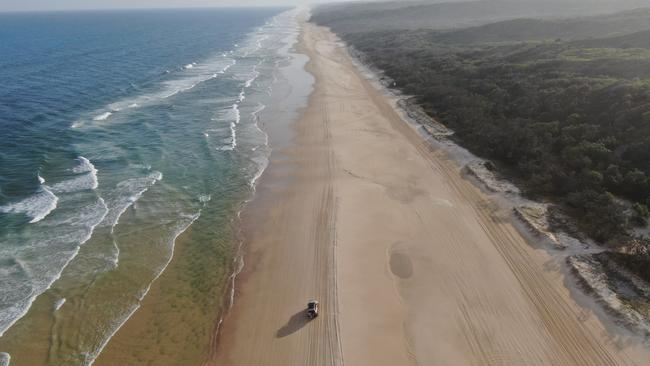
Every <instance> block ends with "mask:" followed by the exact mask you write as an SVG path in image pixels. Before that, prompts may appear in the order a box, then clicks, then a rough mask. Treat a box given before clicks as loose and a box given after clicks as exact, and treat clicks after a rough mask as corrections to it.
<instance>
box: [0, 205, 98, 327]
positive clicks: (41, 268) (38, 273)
mask: <svg viewBox="0 0 650 366" xmlns="http://www.w3.org/2000/svg"><path fill="white" fill-rule="evenodd" d="M97 198H98V199H97V202H96V204H95V205H88V206H86V207H83V208H82V209H81V213H80V214H79V215H77V216H74V217H70V218H67V219H64V220H62V221H58V222H55V223H53V224H51V229H50V230H49V231H48V233H47V234H46V236H45V237H41V238H37V239H36V241H37V242H33V243H21V244H23V246H24V248H25V250H27V252H26V254H27V255H28V256H29V257H30V258H31V259H30V261H29V263H28V262H26V261H23V260H21V259H20V258H19V257H18V256H19V255H20V253H19V254H18V256H16V257H14V261H15V262H16V263H17V264H18V265H19V267H20V269H21V271H23V272H25V273H26V274H27V275H28V276H29V280H30V282H29V283H22V284H23V285H24V286H26V287H27V289H24V290H27V291H28V294H25V296H24V297H21V298H20V299H19V300H18V301H16V302H15V303H12V305H11V306H10V307H8V308H3V309H2V310H3V311H2V312H1V313H0V337H2V335H3V334H4V332H5V331H6V330H7V329H9V328H11V326H13V325H14V324H15V323H16V322H17V321H18V320H19V319H21V318H22V317H23V316H25V314H27V312H28V311H29V309H30V308H31V306H32V304H33V302H34V300H35V299H36V297H38V296H39V295H40V294H42V293H43V292H45V291H46V290H48V289H50V288H51V287H52V284H54V283H55V282H56V281H57V280H58V279H59V278H61V275H62V273H63V271H64V270H65V269H66V268H67V266H68V265H69V264H70V262H71V261H72V260H73V259H74V258H75V257H76V256H77V254H79V249H80V248H81V246H82V245H83V244H85V243H86V242H87V241H88V240H90V238H91V237H92V235H93V232H94V230H95V228H96V227H97V225H98V224H99V223H100V222H101V221H102V220H103V219H104V217H105V216H106V213H107V212H108V208H107V207H106V204H105V202H104V200H103V199H102V198H101V197H97ZM66 224H71V226H72V227H73V228H74V229H76V230H73V231H69V228H68V225H66ZM64 227H66V229H64V230H63V231H60V230H57V229H60V228H64ZM69 244H72V245H74V249H69V248H68V249H63V248H61V249H59V250H58V251H57V252H56V254H49V255H45V256H36V257H33V258H32V254H31V253H30V251H31V250H33V249H34V248H37V247H38V246H39V245H40V246H42V247H47V248H50V247H54V246H61V245H65V246H67V245H69ZM0 249H2V248H0ZM6 254H7V253H3V255H6ZM52 261H57V263H59V262H60V264H61V265H60V266H59V267H57V268H56V271H57V272H52V270H51V269H50V270H48V269H49V268H50V267H51V264H52ZM46 262H47V264H48V265H49V266H46V265H45V263H46ZM12 289H13V288H12ZM14 296H15V294H14Z"/></svg>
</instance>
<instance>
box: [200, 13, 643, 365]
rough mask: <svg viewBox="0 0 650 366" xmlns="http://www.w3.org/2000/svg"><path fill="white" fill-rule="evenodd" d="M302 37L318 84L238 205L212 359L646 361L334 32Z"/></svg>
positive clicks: (306, 27) (307, 28) (310, 28)
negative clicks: (315, 308)
mask: <svg viewBox="0 0 650 366" xmlns="http://www.w3.org/2000/svg"><path fill="white" fill-rule="evenodd" d="M297 48H298V51H299V52H302V53H305V54H306V55H307V56H309V58H310V62H309V63H308V65H307V71H308V72H310V73H311V74H312V75H313V76H314V77H315V80H316V81H315V84H314V91H313V93H312V95H311V97H310V99H309V104H308V107H307V108H306V109H305V110H304V111H303V113H302V115H301V117H300V118H299V119H298V120H297V121H296V122H295V123H294V125H293V129H294V132H295V137H294V139H293V140H292V141H290V142H289V143H288V144H287V145H286V146H284V147H283V148H281V149H279V150H276V151H274V153H273V155H272V160H271V164H270V166H269V168H268V170H267V171H266V172H265V174H264V176H263V177H262V179H261V182H260V184H259V187H258V191H257V195H256V198H255V200H254V201H253V202H252V203H251V204H250V205H249V206H248V207H247V208H246V210H245V211H244V212H243V216H242V220H243V227H244V231H245V233H246V242H245V247H244V248H245V263H246V266H245V268H244V271H243V272H242V274H241V275H240V277H239V279H238V281H237V286H236V289H237V290H236V303H235V306H234V307H233V309H232V311H231V312H230V313H229V314H228V315H227V316H226V318H225V320H224V323H223V324H222V325H221V328H220V334H219V339H218V342H217V344H215V346H214V350H213V353H212V354H211V356H210V359H209V361H208V364H210V365H238V366H244V365H343V364H347V365H643V364H647V360H648V359H650V358H648V357H649V356H650V355H649V354H648V352H647V349H646V348H644V347H643V346H642V345H641V344H640V343H639V342H638V341H635V340H634V339H633V338H632V337H630V336H627V335H625V334H623V333H620V332H617V331H615V330H614V329H611V328H612V327H611V326H606V325H604V324H603V322H602V321H601V319H600V318H599V317H598V316H596V315H595V313H594V311H592V310H590V309H588V308H585V307H583V306H581V305H579V304H578V303H577V301H576V300H575V298H574V295H573V293H572V291H570V290H569V289H568V288H567V285H566V283H567V281H566V279H565V278H564V277H563V275H562V273H561V271H560V270H559V264H558V263H555V262H554V261H553V260H552V258H551V257H550V256H549V255H548V254H547V253H546V252H545V251H544V250H543V249H540V248H537V247H535V246H533V245H531V244H529V243H527V242H526V240H525V239H524V238H523V236H522V235H521V233H519V232H518V231H517V229H516V228H515V226H514V225H513V223H512V221H511V220H512V219H511V215H510V213H509V212H504V210H501V209H500V208H499V206H498V205H497V204H496V203H494V202H492V201H491V200H490V199H489V197H487V196H486V195H485V194H483V193H482V192H481V191H480V190H479V189H478V188H477V187H475V186H473V185H472V184H471V182H469V181H468V180H466V179H464V178H463V177H462V175H461V171H460V170H461V169H460V167H458V166H457V165H456V164H455V163H454V162H453V161H451V160H450V159H449V158H448V157H446V156H445V153H444V152H442V151H438V150H435V149H433V148H432V147H431V146H429V145H428V144H427V143H426V142H425V141H424V140H423V139H422V138H421V137H420V136H419V135H418V134H417V132H416V131H415V130H414V129H413V128H412V127H411V126H409V124H408V123H406V122H405V121H403V120H402V119H401V117H400V115H399V114H398V113H397V112H396V111H395V110H394V108H393V106H392V104H391V103H390V101H389V99H388V98H387V97H386V96H385V94H384V93H382V92H381V91H379V90H377V89H376V88H375V87H374V86H373V85H372V84H371V82H370V81H368V80H366V79H365V78H364V77H363V76H362V74H361V73H360V71H359V70H358V69H357V68H356V67H355V66H354V64H353V63H352V61H351V59H350V57H349V55H348V54H347V52H346V48H345V47H344V45H343V44H342V43H341V42H340V41H339V40H338V39H337V38H336V36H335V35H333V34H332V33H331V32H330V31H329V30H327V29H325V28H322V27H317V26H315V25H313V24H310V23H304V24H303V28H302V35H301V38H300V43H299V45H297ZM310 298H316V299H318V300H319V301H320V302H321V306H322V312H321V316H319V317H318V318H317V319H315V320H313V321H307V319H306V318H305V317H304V313H303V309H304V307H305V305H306V302H307V300H308V299H310Z"/></svg>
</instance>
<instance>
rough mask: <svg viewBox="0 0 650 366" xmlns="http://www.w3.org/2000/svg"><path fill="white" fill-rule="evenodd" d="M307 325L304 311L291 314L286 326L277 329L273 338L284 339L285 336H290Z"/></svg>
mask: <svg viewBox="0 0 650 366" xmlns="http://www.w3.org/2000/svg"><path fill="white" fill-rule="evenodd" d="M307 323H309V318H307V315H306V314H305V311H304V310H301V311H299V312H297V313H295V314H293V315H292V316H291V318H289V321H288V322H287V324H285V325H284V326H282V328H280V329H278V331H277V332H276V333H275V337H276V338H284V337H286V336H290V335H292V334H293V333H295V332H297V331H299V330H300V329H301V328H302V327H304V326H305V325H307Z"/></svg>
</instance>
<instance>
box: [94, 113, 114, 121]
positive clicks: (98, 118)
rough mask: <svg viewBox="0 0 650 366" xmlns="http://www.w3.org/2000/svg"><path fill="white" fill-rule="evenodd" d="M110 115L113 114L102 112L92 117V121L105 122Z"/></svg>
mask: <svg viewBox="0 0 650 366" xmlns="http://www.w3.org/2000/svg"><path fill="white" fill-rule="evenodd" d="M112 114H113V113H112V112H104V113H102V114H100V115H97V116H95V117H93V121H106V120H107V119H108V117H110V116H111V115H112Z"/></svg>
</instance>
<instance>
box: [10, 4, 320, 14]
mask: <svg viewBox="0 0 650 366" xmlns="http://www.w3.org/2000/svg"><path fill="white" fill-rule="evenodd" d="M299 6H301V5H296V4H284V5H281V4H280V5H223V6H220V5H215V6H168V7H164V6H163V7H151V8H147V7H143V8H137V7H134V8H62V9H16V10H0V14H19V13H23V14H24V13H66V12H110V11H146V10H201V9H251V8H253V9H254V8H257V9H274V8H296V7H299ZM302 6H304V5H302ZM307 6H309V5H307Z"/></svg>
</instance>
